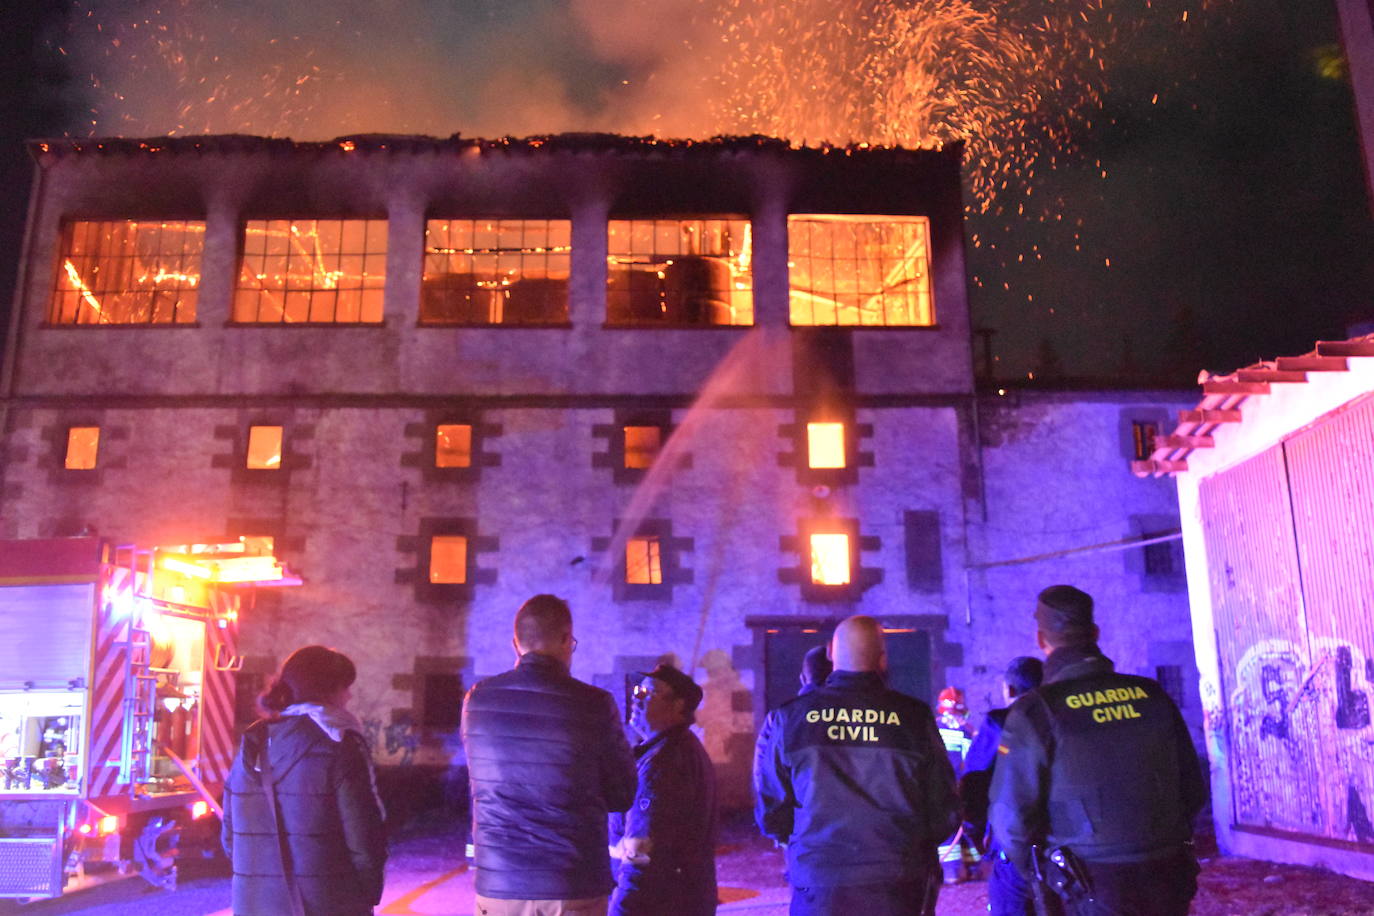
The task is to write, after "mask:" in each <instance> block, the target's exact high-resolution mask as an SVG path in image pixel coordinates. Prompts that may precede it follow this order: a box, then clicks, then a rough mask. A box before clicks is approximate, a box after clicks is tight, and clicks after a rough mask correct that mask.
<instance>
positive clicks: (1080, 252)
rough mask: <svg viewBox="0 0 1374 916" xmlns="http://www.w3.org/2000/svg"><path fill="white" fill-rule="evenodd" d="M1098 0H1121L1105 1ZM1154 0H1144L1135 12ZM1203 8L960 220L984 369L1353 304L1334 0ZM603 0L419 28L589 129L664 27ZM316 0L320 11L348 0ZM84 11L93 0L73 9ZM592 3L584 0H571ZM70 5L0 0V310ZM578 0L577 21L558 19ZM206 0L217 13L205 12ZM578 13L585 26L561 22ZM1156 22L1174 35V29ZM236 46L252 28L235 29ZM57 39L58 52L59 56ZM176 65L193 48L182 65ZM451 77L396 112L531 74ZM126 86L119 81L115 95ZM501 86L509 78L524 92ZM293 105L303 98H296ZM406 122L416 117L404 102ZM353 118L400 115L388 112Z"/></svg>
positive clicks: (1256, 353)
mask: <svg viewBox="0 0 1374 916" xmlns="http://www.w3.org/2000/svg"><path fill="white" fill-rule="evenodd" d="M274 2H275V3H277V4H278V6H277V9H278V10H279V11H280V10H287V11H289V15H290V16H299V17H300V19H301V21H302V22H304V21H305V20H306V18H307V16H315V15H317V14H316V12H315V10H318V9H320V7H317V6H314V5H307V4H303V3H302V4H295V5H291V4H288V5H285V6H283V5H281V0H253V3H257V4H259V5H263V4H271V3H274ZM625 2H628V0H625ZM695 2H704V0H673V3H672V6H673V7H674V8H677V9H681V8H683V6H684V4H687V3H695ZM815 2H817V3H824V2H830V0H815ZM833 2H836V3H840V2H843V0H833ZM1118 2H1120V3H1121V4H1123V9H1124V8H1125V7H1124V4H1125V3H1126V2H1127V0H1118ZM1168 2H1172V0H1157V2H1156V4H1155V8H1159V7H1161V6H1163V5H1167V3H1168ZM1209 4H1211V5H1212V6H1213V12H1212V13H1211V14H1206V15H1202V14H1199V15H1195V16H1194V18H1193V20H1192V21H1191V22H1189V25H1188V29H1187V31H1186V32H1181V31H1178V30H1175V31H1174V32H1170V31H1169V30H1168V29H1156V30H1155V31H1153V32H1152V31H1150V30H1148V29H1139V30H1137V33H1136V35H1135V39H1134V40H1135V42H1136V43H1135V45H1134V46H1133V47H1132V48H1131V49H1130V51H1129V53H1128V52H1126V51H1119V53H1118V54H1117V55H1116V60H1115V62H1114V65H1113V67H1112V69H1111V71H1110V78H1109V79H1108V81H1107V85H1106V89H1105V91H1104V93H1103V94H1102V98H1101V104H1100V109H1097V110H1096V111H1095V112H1094V114H1093V116H1092V117H1091V118H1086V119H1083V121H1082V123H1080V124H1079V125H1078V126H1077V127H1076V129H1075V131H1074V138H1075V140H1076V143H1077V146H1078V149H1077V151H1076V152H1075V153H1074V154H1072V155H1069V156H1061V157H1059V158H1060V159H1061V164H1060V165H1059V167H1058V168H1056V169H1054V170H1052V171H1051V170H1047V169H1044V168H1041V169H1039V170H1037V172H1036V174H1035V176H1034V179H1033V181H1031V182H1029V183H1027V184H1025V185H1024V186H1022V185H1018V184H1017V181H1016V179H1015V178H1013V181H1012V184H1011V186H1010V187H1009V188H1008V190H1007V191H1005V192H1004V193H1003V194H1002V195H1001V196H1000V197H999V199H998V202H997V205H996V206H994V207H993V208H992V210H990V211H989V212H988V213H986V214H982V215H977V216H973V217H971V219H970V221H969V224H968V236H969V238H970V240H971V244H970V248H969V255H970V271H969V272H970V276H971V287H970V293H971V297H972V302H973V309H974V322H975V324H976V325H977V326H979V327H983V328H989V329H991V330H993V331H994V332H995V334H994V337H993V344H994V349H995V352H996V354H997V357H998V360H997V365H996V374H997V376H998V377H999V378H1003V379H1017V378H1020V379H1023V380H1024V379H1025V376H1026V373H1027V372H1030V371H1036V372H1037V375H1039V376H1040V377H1041V378H1042V379H1044V378H1045V377H1046V376H1049V377H1050V378H1051V379H1053V377H1055V376H1059V377H1061V379H1062V378H1069V377H1073V378H1097V379H1114V380H1115V381H1116V383H1117V384H1123V383H1124V384H1130V385H1149V384H1185V385H1186V384H1191V383H1192V380H1193V379H1194V378H1195V377H1196V374H1197V371H1198V370H1199V369H1201V368H1207V369H1210V370H1212V371H1221V372H1225V371H1229V370H1231V369H1234V368H1236V367H1238V366H1240V365H1244V364H1246V363H1249V362H1251V361H1253V360H1255V359H1258V358H1264V357H1272V356H1275V355H1283V354H1290V353H1299V352H1303V351H1304V350H1306V349H1308V348H1310V346H1311V343H1312V341H1313V340H1315V339H1318V338H1329V337H1334V336H1340V335H1342V334H1344V332H1345V329H1346V327H1347V326H1348V325H1349V324H1351V323H1353V322H1357V321H1365V320H1374V263H1372V262H1371V259H1370V257H1369V252H1370V251H1371V247H1372V246H1374V224H1372V223H1371V219H1370V216H1369V206H1368V200H1367V196H1366V191H1365V181H1364V177H1363V173H1362V171H1361V165H1360V161H1359V143H1358V139H1357V134H1356V129H1355V125H1354V121H1353V118H1354V115H1353V107H1352V102H1351V98H1350V90H1349V86H1348V84H1347V79H1348V77H1347V76H1346V74H1345V72H1344V70H1343V68H1342V66H1341V64H1342V62H1341V60H1340V58H1339V40H1340V38H1339V31H1338V27H1337V23H1336V15H1335V9H1334V3H1333V0H1311V2H1302V3H1296V2H1292V0H1208V2H1207V3H1202V4H1201V6H1203V7H1207V6H1208V5H1209ZM250 5H251V4H250ZM616 5H617V4H616V3H615V2H612V0H510V2H508V3H500V4H493V3H491V2H488V0H462V2H456V3H453V4H444V5H442V6H438V7H436V6H428V7H425V8H426V9H428V10H429V11H431V12H432V11H434V10H439V9H442V10H443V11H444V12H443V15H444V16H445V17H446V19H445V21H444V22H442V23H434V29H435V30H436V31H443V30H445V29H447V30H450V31H451V32H452V33H453V34H454V35H455V36H459V35H460V36H461V38H454V41H455V42H458V41H461V42H462V43H463V44H464V47H467V48H469V49H470V50H471V49H473V48H476V47H479V46H481V45H482V44H483V42H482V41H481V39H483V38H484V37H486V36H488V35H491V36H496V37H494V38H492V40H491V41H490V42H488V44H490V45H491V46H492V47H493V48H495V49H497V50H494V51H492V55H494V56H496V57H500V56H505V57H509V56H511V54H513V53H517V50H513V49H518V52H519V53H524V54H525V55H535V56H539V57H541V59H547V61H548V62H547V63H546V64H545V70H544V71H541V73H540V74H538V76H539V79H541V80H543V81H544V82H543V83H540V84H538V85H539V86H544V85H545V84H547V83H548V82H550V81H552V82H553V83H555V84H557V86H556V88H557V92H555V93H553V94H554V95H557V96H558V100H559V101H558V104H559V105H560V106H561V108H562V113H561V115H560V117H561V120H559V119H557V118H555V119H553V120H551V121H550V122H549V123H550V129H576V128H582V127H585V128H586V129H604V128H605V127H606V126H607V120H606V117H605V113H604V111H603V112H602V113H601V115H600V116H599V117H598V116H593V114H588V115H587V123H586V124H585V125H583V124H582V123H581V122H579V121H578V120H577V115H578V112H589V113H590V112H594V110H595V108H596V106H597V104H598V100H599V104H601V105H602V107H603V108H606V107H609V106H613V105H614V104H615V97H614V96H613V95H611V94H610V92H611V88H610V87H616V88H618V87H619V86H620V84H621V82H622V77H623V78H625V79H626V81H628V79H629V78H631V77H635V78H638V76H640V75H642V74H643V73H644V72H646V71H652V70H653V69H654V66H655V64H654V60H653V55H654V54H655V53H656V51H657V50H658V49H659V48H661V47H667V45H665V44H663V42H664V41H667V39H666V38H664V36H663V35H656V36H650V37H645V38H644V40H643V41H642V42H637V41H636V40H635V39H636V38H637V36H638V35H639V34H640V33H639V32H637V31H635V30H636V29H640V28H642V29H645V30H652V29H655V28H657V29H659V31H663V27H662V25H661V24H658V22H657V20H659V19H661V18H662V17H655V18H654V19H649V18H642V19H641V20H639V21H638V22H631V23H630V24H629V25H627V24H626V20H625V18H624V17H623V16H620V15H619V14H618V13H617V14H616V15H615V16H612V15H610V13H615V12H616V11H615V9H614V8H615V7H616ZM1021 5H1023V6H1025V5H1033V0H1023V2H1022V3H1021ZM143 6H148V9H153V7H152V6H149V5H148V4H146V3H144V2H143V0H131V2H130V3H128V4H127V5H125V6H121V7H119V8H120V9H130V10H137V9H139V8H141V7H143ZM206 6H207V8H210V7H214V6H215V4H207V5H206ZM226 6H233V5H232V4H226ZM326 6H327V7H328V8H329V9H332V10H333V11H334V12H336V13H337V12H340V11H341V10H345V9H349V8H350V6H353V5H352V4H348V3H342V2H341V3H338V4H337V5H334V4H327V5H326ZM383 6H384V7H385V9H382V8H381V7H379V8H378V9H382V12H386V10H393V11H394V9H410V8H411V6H413V7H414V8H416V9H420V8H421V7H424V4H422V3H420V2H416V3H414V4H412V5H411V6H407V5H406V4H402V5H401V7H394V5H393V6H386V5H383ZM1218 7H1219V8H1220V10H1221V12H1217V11H1216V10H1217V8H1218ZM91 8H95V9H96V10H97V11H104V10H105V9H107V8H108V9H110V10H113V9H115V8H116V5H115V4H112V3H100V2H93V3H86V4H85V5H84V6H83V7H81V9H91ZM592 8H595V10H596V12H595V13H589V12H588V10H589V9H592ZM77 9H78V8H77V7H76V6H75V4H72V3H68V2H47V3H44V2H38V0H19V2H17V3H15V2H11V3H10V4H8V5H7V7H6V12H5V14H4V20H3V22H4V27H3V28H0V195H3V196H2V197H0V303H3V305H5V306H7V305H8V302H9V292H10V290H11V289H12V288H13V278H14V266H15V264H14V261H15V258H16V256H17V252H18V248H19V242H20V236H21V231H22V224H23V219H24V213H25V203H26V199H27V195H28V189H29V175H30V166H29V163H28V161H27V157H26V154H25V152H24V150H23V147H22V140H23V139H24V138H25V137H34V136H44V135H55V134H61V133H63V132H64V131H67V130H72V131H73V132H75V133H80V134H86V133H89V132H90V128H89V124H88V123H86V122H83V120H82V116H83V113H84V112H86V111H87V110H88V109H89V108H90V107H91V106H92V105H97V106H99V104H100V103H101V99H100V98H99V93H98V92H95V93H93V91H92V90H91V88H90V83H91V77H90V68H89V67H88V66H87V63H86V62H84V61H82V60H81V59H80V55H79V53H77V51H78V49H79V48H80V47H81V45H80V42H79V41H74V40H73V38H72V35H73V31H74V30H75V29H76V26H77V25H79V24H80V22H81V21H85V20H81V21H78V19H77V18H76V16H75V14H74V12H73V11H74V10H77ZM234 9H235V10H237V9H238V7H237V6H234ZM367 9H368V10H370V11H364V9H363V8H362V7H359V8H357V9H353V10H352V11H351V13H352V14H353V15H355V17H356V18H357V21H358V22H359V23H363V27H360V28H353V29H352V30H351V32H348V34H345V30H347V27H348V26H349V25H352V24H354V22H353V20H350V19H347V17H343V16H342V14H341V18H339V19H338V20H336V21H335V23H334V26H336V27H338V28H339V29H340V31H339V32H338V35H339V36H341V37H340V39H339V40H340V42H342V41H343V38H349V40H350V41H352V42H353V43H354V44H353V45H352V47H353V48H358V47H370V44H371V38H372V36H371V35H369V34H368V29H367V27H366V22H367V21H368V20H367V18H366V17H368V16H372V17H377V16H379V15H380V13H379V12H378V11H377V9H372V8H371V7H368V8H367ZM607 10H609V11H610V13H608V12H606V11H607ZM144 12H147V10H144ZM103 14H104V15H108V13H103ZM577 14H580V15H581V16H582V18H581V19H577V20H576V21H574V20H572V19H569V17H570V16H575V15H577ZM136 15H137V14H136ZM217 15H219V16H221V17H224V16H228V15H229V14H228V13H226V12H225V11H224V10H223V9H219V10H218V12H217ZM589 17H590V18H589ZM570 22H571V23H572V25H570V24H569V23H570ZM579 22H580V23H582V24H583V25H585V24H586V23H588V22H590V23H591V24H592V25H591V27H589V28H588V29H587V33H588V34H587V35H586V36H584V37H582V38H580V39H579V38H578V37H577V34H576V33H577V28H576V26H577V23H579ZM202 28H204V26H202ZM598 28H600V29H601V32H600V33H598V31H597V30H598ZM617 29H618V31H616V30H617ZM103 34H107V35H108V34H109V32H108V30H107V31H106V32H105V33H103ZM569 35H572V36H573V37H571V38H570V37H569ZM1175 35H1180V36H1185V37H1180V38H1178V39H1177V40H1174V38H1173V36H1175ZM350 36H351V37H350ZM252 38H253V40H254V41H256V39H257V36H256V35H254V36H252ZM651 38H652V40H651ZM259 43H260V42H259ZM193 44H194V43H193ZM430 44H431V45H432V47H430V49H429V51H428V52H425V51H418V52H416V53H418V54H424V53H429V54H433V55H435V57H436V59H438V58H440V57H444V56H446V55H445V52H447V51H449V50H450V47H449V45H448V44H446V43H445V42H444V41H431V42H430ZM630 44H633V45H634V47H633V48H632V49H629V48H628V45H630ZM241 45H242V47H245V48H247V47H250V46H251V44H250V42H249V41H247V40H245V41H244V42H242V43H241ZM57 47H64V48H71V49H72V52H70V53H69V54H67V55H63V54H60V53H58V52H57V51H56V50H55V48H57ZM226 47H227V48H228V50H226V49H225V48H221V49H219V50H218V53H219V56H220V57H226V56H230V55H231V53H232V46H226ZM126 48H127V46H126ZM622 48H625V50H624V53H622ZM316 50H319V49H316ZM631 50H632V51H633V53H630V52H631ZM1105 50H1108V51H1110V50H1112V49H1111V48H1106V49H1105ZM1118 50H1119V49H1118ZM326 51H332V53H335V54H336V55H337V54H345V53H352V54H353V55H354V57H356V56H357V52H356V51H347V50H340V49H339V48H338V47H336V48H333V49H325V50H320V51H319V56H318V57H317V58H309V54H310V53H314V51H309V50H307V51H306V52H302V54H303V57H305V58H306V59H316V60H319V61H320V62H326V63H327V61H326V60H325V57H324V55H325V53H326ZM498 52H499V53H498ZM544 52H547V53H544ZM205 53H206V59H209V51H208V50H207V51H206V52H205ZM378 56H379V57H380V56H381V54H380V52H379V53H378ZM447 56H451V57H452V56H456V57H461V56H462V55H456V54H450V55H447ZM444 65H445V66H454V67H458V66H461V64H453V63H452V62H451V61H446V63H445V64H444ZM195 66H196V60H195V59H192V60H191V62H190V67H191V69H190V71H189V72H190V75H191V76H192V77H194V75H195V72H194V68H195ZM377 66H380V65H377ZM326 69H327V68H326ZM458 72H462V71H458ZM464 75H466V76H469V77H470V78H471V80H470V82H468V84H467V89H465V90H464V91H465V92H466V94H467V95H466V96H464V98H462V99H456V100H451V101H453V106H452V111H451V113H450V114H451V118H452V120H451V123H452V126H451V127H449V128H448V129H445V130H440V129H435V128H433V127H430V126H429V125H430V124H432V123H433V121H432V120H430V121H423V123H424V125H425V129H423V130H420V131H418V132H426V133H451V132H453V131H455V130H461V131H462V132H463V133H466V134H476V133H483V132H491V129H490V128H488V127H485V126H484V124H485V123H486V122H484V121H483V118H481V117H479V116H477V114H476V112H477V111H478V110H479V109H478V108H477V107H472V106H477V105H478V104H479V103H477V102H472V103H471V105H470V106H469V107H466V108H465V107H464V105H463V104H459V103H460V102H463V101H464V99H466V98H467V96H472V97H473V98H477V97H480V96H481V95H482V89H481V85H482V80H484V79H489V80H490V84H491V85H492V86H494V87H496V90H495V91H494V95H495V97H496V98H497V101H498V103H499V102H500V101H501V99H502V97H503V93H505V92H506V89H505V87H507V86H521V85H522V84H521V83H519V80H521V79H527V80H529V79H533V77H530V76H528V75H527V74H516V75H515V76H512V75H511V72H510V71H507V70H498V69H496V68H495V66H494V65H493V64H492V61H491V60H490V59H489V60H487V61H486V64H485V69H484V70H482V72H473V73H466V74H464ZM391 76H396V74H395V73H392V74H391ZM451 76H452V74H451V73H449V74H446V78H447V77H451ZM384 77H385V74H383V75H382V76H379V77H378V78H377V81H378V82H380V81H383V80H384ZM511 80H516V82H514V83H512V82H511ZM400 81H401V82H404V79H402V80H400ZM107 82H108V78H107ZM130 85H131V86H134V87H136V86H138V85H155V83H150V82H148V81H146V80H145V83H144V84H138V83H132V84H130ZM531 85H533V84H531ZM524 88H525V89H528V88H529V86H524ZM137 91H138V90H137V89H136V88H127V87H126V88H125V93H126V95H128V94H131V93H132V94H136V93H137ZM541 91H542V90H541ZM492 94H493V93H488V95H489V96H491V95H492ZM510 94H511V97H515V95H519V96H520V97H522V98H526V97H535V96H537V95H538V92H537V91H534V90H531V91H529V92H526V91H523V90H522V91H521V92H518V93H517V92H515V91H514V90H511V92H510ZM608 100H610V101H608ZM106 101H108V100H106ZM293 101H294V103H295V104H298V105H299V104H303V102H302V100H301V99H300V98H297V99H294V100H293ZM306 101H308V100H306ZM388 101H389V102H390V103H394V104H389V106H388V109H389V110H392V111H394V110H396V106H397V104H399V103H397V102H396V100H395V99H394V98H393V99H390V100H388ZM490 101H491V99H490V98H488V107H490V104H489V103H490ZM273 103H274V98H273V97H271V96H270V95H268V96H266V97H264V98H263V99H260V100H258V101H257V104H259V106H260V107H263V106H271V105H272V104H273ZM316 107H317V109H318V110H317V111H316V112H315V114H316V116H317V118H318V119H319V120H321V121H323V122H324V123H322V124H320V125H318V126H317V128H316V132H317V133H319V132H321V131H322V132H323V133H322V134H321V135H322V136H330V135H333V134H342V133H348V132H354V131H358V130H360V129H361V128H359V127H358V126H357V125H355V124H352V123H347V124H345V123H343V122H342V120H341V121H340V128H339V129H337V130H333V131H331V130H330V127H332V122H331V120H330V119H331V117H332V111H331V109H329V108H328V106H324V105H317V106H316ZM379 110H384V109H379ZM569 112H571V113H572V114H571V118H572V120H571V121H569V117H570V115H569ZM283 117H284V116H283ZM415 121H416V123H421V121H420V119H419V117H418V116H417V117H416V119H415ZM118 123H119V122H118V121H117V120H115V119H114V118H112V117H106V118H104V119H102V120H100V122H99V124H98V132H101V133H121V132H124V131H121V130H120V129H119V128H118V127H109V126H108V125H110V124H118ZM396 123H400V124H403V125H404V124H408V123H410V122H407V121H405V120H404V119H402V120H401V121H399V122H396ZM445 123H449V122H445ZM521 123H531V122H529V121H526V122H521ZM78 125H79V126H78ZM375 129H378V130H398V129H399V128H398V127H396V126H393V125H392V124H391V123H387V124H379V125H378V127H377V128H375ZM144 132H145V133H146V131H144ZM517 132H518V131H517ZM530 132H532V131H530ZM299 138H301V139H310V138H312V137H299ZM1104 173H1105V177H1104ZM1027 190H1030V191H1031V194H1030V195H1029V196H1025V192H1026V191H1027ZM1017 200H1021V201H1022V203H1021V205H1017V204H1016V203H1015V202H1016V201H1017ZM1018 207H1019V208H1020V209H1021V210H1023V212H1021V213H1018V212H1017V210H1018ZM975 236H976V237H977V239H978V244H977V245H976V246H974V245H973V244H972V239H973V238H974V237H975ZM6 326H7V322H6Z"/></svg>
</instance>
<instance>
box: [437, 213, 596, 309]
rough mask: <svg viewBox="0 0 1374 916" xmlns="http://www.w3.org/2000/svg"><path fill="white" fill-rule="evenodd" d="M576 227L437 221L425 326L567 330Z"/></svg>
mask: <svg viewBox="0 0 1374 916" xmlns="http://www.w3.org/2000/svg"><path fill="white" fill-rule="evenodd" d="M571 252H572V223H571V221H569V220H566V219H454V220H447V219H432V220H430V221H429V222H428V223H427V224H426V227H425V265H424V277H423V279H422V281H421V292H420V322H421V323H422V324H520V325H528V324H566V323H567V321H568V274H569V269H570V258H571Z"/></svg>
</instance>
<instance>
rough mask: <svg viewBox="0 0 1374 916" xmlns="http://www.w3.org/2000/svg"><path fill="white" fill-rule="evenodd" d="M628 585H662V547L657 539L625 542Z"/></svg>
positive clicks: (634, 539) (635, 539) (648, 538)
mask: <svg viewBox="0 0 1374 916" xmlns="http://www.w3.org/2000/svg"><path fill="white" fill-rule="evenodd" d="M625 582H626V584H627V585H662V584H663V558H662V545H661V544H660V543H659V539H658V538H657V537H634V538H630V539H629V540H628V541H626V542H625Z"/></svg>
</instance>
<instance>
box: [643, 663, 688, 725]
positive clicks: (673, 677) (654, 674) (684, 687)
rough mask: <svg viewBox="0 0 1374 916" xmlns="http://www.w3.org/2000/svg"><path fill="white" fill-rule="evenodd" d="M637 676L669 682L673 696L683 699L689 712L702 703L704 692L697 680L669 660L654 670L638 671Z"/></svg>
mask: <svg viewBox="0 0 1374 916" xmlns="http://www.w3.org/2000/svg"><path fill="white" fill-rule="evenodd" d="M635 677H638V678H646V677H651V678H653V679H654V680H656V681H661V682H662V683H664V684H667V685H668V687H669V689H671V690H672V691H673V696H675V697H677V698H678V699H679V700H682V701H683V704H684V705H685V707H686V710H687V712H688V713H692V712H695V711H696V708H697V707H698V706H700V705H701V698H702V692H701V688H700V687H698V686H697V682H696V681H694V680H692V679H691V678H690V677H689V676H687V675H686V674H683V673H682V672H681V671H679V670H678V669H676V668H674V667H673V666H672V665H670V664H668V663H667V662H660V663H659V665H658V667H657V668H655V669H654V670H653V671H642V672H638V673H637V674H636V675H635Z"/></svg>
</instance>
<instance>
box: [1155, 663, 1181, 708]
mask: <svg viewBox="0 0 1374 916" xmlns="http://www.w3.org/2000/svg"><path fill="white" fill-rule="evenodd" d="M1155 680H1157V681H1159V686H1161V687H1163V688H1164V692H1165V693H1167V694H1168V695H1169V698H1170V699H1171V700H1173V701H1174V703H1175V704H1176V705H1177V706H1178V707H1179V708H1180V709H1182V708H1183V666H1182V665H1158V666H1156V667H1155Z"/></svg>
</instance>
